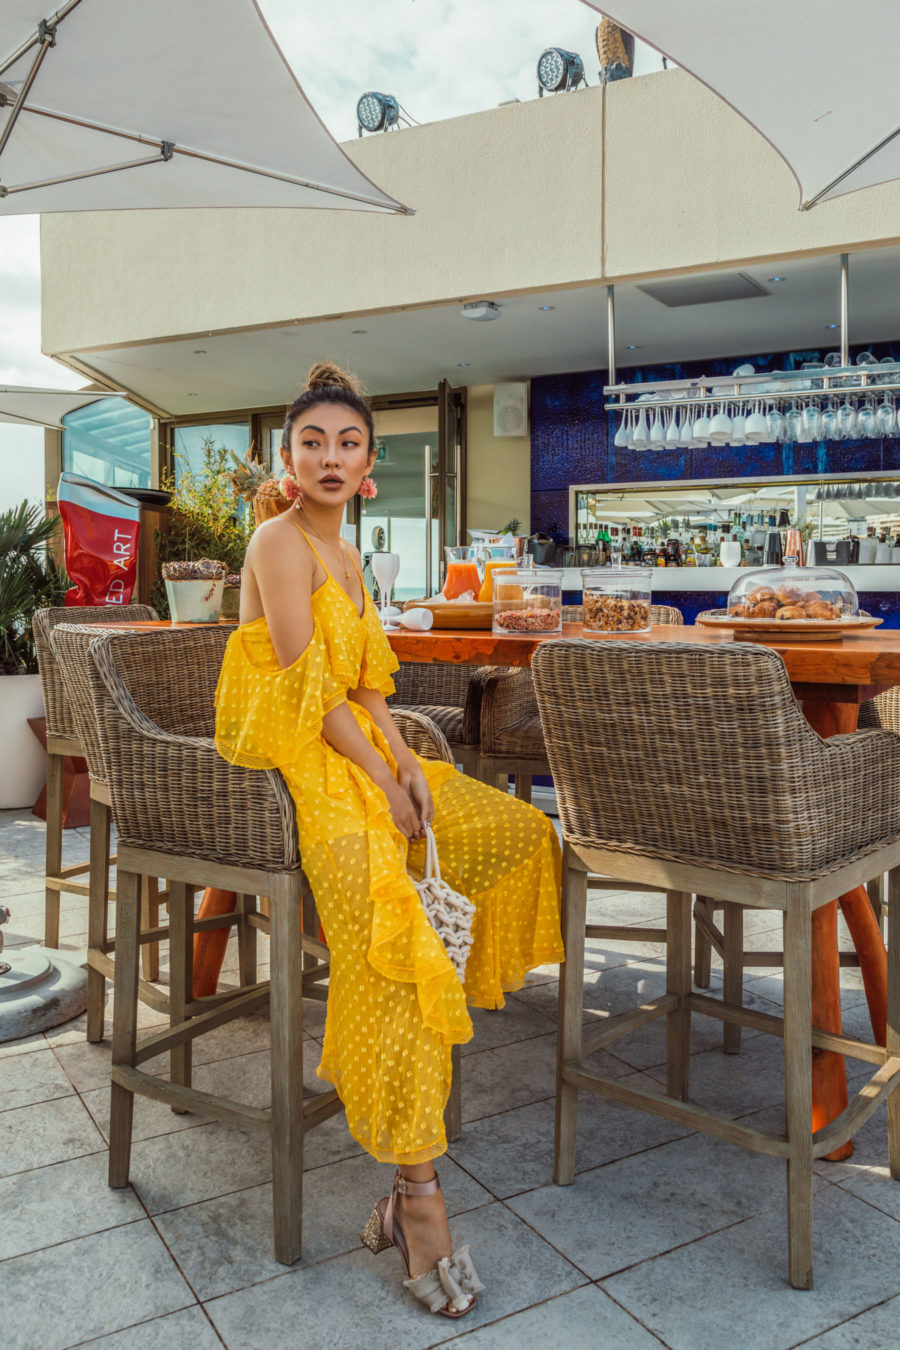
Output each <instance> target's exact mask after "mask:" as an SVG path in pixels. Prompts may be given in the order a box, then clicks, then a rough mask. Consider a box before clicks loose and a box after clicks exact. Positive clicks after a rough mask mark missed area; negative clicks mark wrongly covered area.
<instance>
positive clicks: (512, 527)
mask: <svg viewBox="0 0 900 1350" xmlns="http://www.w3.org/2000/svg"><path fill="white" fill-rule="evenodd" d="M521 523H522V522H521V521H520V520H519V519H518V518H517V517H516V516H513V518H512V520H508V521H507V522H506V524H505V525H504V526H503V529H502V530H501V531H500V533H501V534H518V533H519V526H520V524H521Z"/></svg>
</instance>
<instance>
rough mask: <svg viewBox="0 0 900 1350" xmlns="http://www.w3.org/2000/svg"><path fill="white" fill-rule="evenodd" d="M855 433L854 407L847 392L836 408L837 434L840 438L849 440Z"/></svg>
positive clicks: (855, 418)
mask: <svg viewBox="0 0 900 1350" xmlns="http://www.w3.org/2000/svg"><path fill="white" fill-rule="evenodd" d="M856 434H857V417H856V407H855V405H854V404H852V403H851V402H850V396H849V394H848V395H847V396H846V397H845V399H844V401H843V403H842V404H841V406H840V408H839V409H838V435H839V436H840V437H841V439H842V440H845V441H850V440H852V439H853V438H854V436H855V435H856Z"/></svg>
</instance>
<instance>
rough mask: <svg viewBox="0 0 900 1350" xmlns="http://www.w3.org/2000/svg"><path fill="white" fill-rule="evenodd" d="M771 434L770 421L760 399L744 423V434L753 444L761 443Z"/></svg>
mask: <svg viewBox="0 0 900 1350" xmlns="http://www.w3.org/2000/svg"><path fill="white" fill-rule="evenodd" d="M768 434H769V427H768V423H767V422H766V418H765V416H764V414H763V411H762V403H761V402H760V400H759V399H757V400H756V402H755V403H754V405H753V412H752V413H751V415H750V416H749V417H748V418H747V421H746V423H745V424H744V436H745V438H746V439H747V440H748V441H749V442H750V444H751V445H759V444H760V443H761V442H762V441H764V440H765V439H766V437H767V436H768Z"/></svg>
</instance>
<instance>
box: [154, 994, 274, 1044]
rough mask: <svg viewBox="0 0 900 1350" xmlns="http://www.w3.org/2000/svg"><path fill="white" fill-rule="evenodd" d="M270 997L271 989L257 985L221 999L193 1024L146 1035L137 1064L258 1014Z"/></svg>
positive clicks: (193, 1019) (183, 1024)
mask: <svg viewBox="0 0 900 1350" xmlns="http://www.w3.org/2000/svg"><path fill="white" fill-rule="evenodd" d="M268 998H269V986H268V984H265V985H255V986H254V987H253V988H252V989H250V990H247V991H245V992H243V993H235V994H232V995H230V996H229V997H228V1000H227V1001H226V1000H223V999H220V1000H219V1003H218V1006H216V1007H214V1008H210V1007H208V1006H207V1008H206V1009H205V1010H204V1011H202V1012H200V1013H199V1015H198V1016H196V1017H192V1018H191V1020H190V1021H189V1022H182V1023H181V1024H180V1026H177V1027H170V1028H168V1029H167V1030H166V1031H158V1032H156V1034H155V1035H153V1036H146V1037H145V1038H144V1039H143V1040H142V1041H139V1042H138V1046H137V1050H136V1051H135V1056H134V1062H135V1064H143V1063H144V1062H145V1061H146V1060H148V1059H152V1058H153V1057H154V1055H161V1054H162V1053H163V1052H164V1051H166V1050H172V1049H174V1048H175V1046H176V1045H183V1044H184V1042H185V1041H192V1040H193V1039H194V1037H195V1036H200V1035H202V1034H203V1032H205V1031H214V1030H215V1028H216V1027H220V1026H223V1025H224V1024H225V1023H226V1022H230V1021H231V1020H232V1018H234V1017H243V1016H245V1015H246V1014H247V1013H251V1012H255V1011H256V1009H257V1008H261V1007H263V1006H264V1005H265V1004H266V1003H267V1002H268Z"/></svg>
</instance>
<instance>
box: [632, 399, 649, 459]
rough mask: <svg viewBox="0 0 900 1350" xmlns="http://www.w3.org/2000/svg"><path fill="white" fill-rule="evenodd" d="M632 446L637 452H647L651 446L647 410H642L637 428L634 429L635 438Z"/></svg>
mask: <svg viewBox="0 0 900 1350" xmlns="http://www.w3.org/2000/svg"><path fill="white" fill-rule="evenodd" d="M631 444H632V445H633V446H634V448H635V450H646V449H647V446H648V445H649V444H650V431H649V428H648V426H647V412H646V409H644V408H641V415H640V417H639V418H638V421H637V426H636V427H635V429H634V437H633V439H632V442H631Z"/></svg>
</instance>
